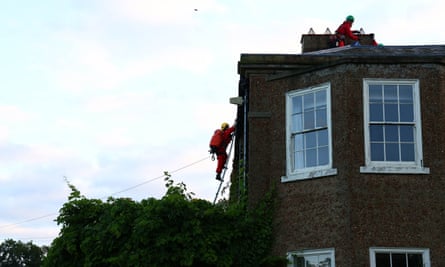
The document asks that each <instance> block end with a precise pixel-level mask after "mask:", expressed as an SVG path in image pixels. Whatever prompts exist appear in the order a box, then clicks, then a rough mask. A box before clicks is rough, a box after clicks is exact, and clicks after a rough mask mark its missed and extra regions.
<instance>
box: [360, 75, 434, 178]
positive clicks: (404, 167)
mask: <svg viewBox="0 0 445 267" xmlns="http://www.w3.org/2000/svg"><path fill="white" fill-rule="evenodd" d="M370 83H372V84H382V85H384V84H389V83H392V84H398V85H400V84H406V85H412V86H413V90H414V92H413V93H414V103H413V104H414V107H413V109H414V125H415V129H416V133H415V137H414V138H415V161H414V162H394V161H388V162H385V161H371V148H370V140H369V139H370V137H369V104H368V103H369V93H368V92H369V89H368V88H369V84H370ZM421 118H422V116H421V108H420V88H419V80H414V79H363V129H364V131H363V132H364V142H365V143H364V147H365V166H362V167H360V172H361V173H400V174H411V173H412V174H429V173H430V170H429V168H424V167H423V151H422V120H421Z"/></svg>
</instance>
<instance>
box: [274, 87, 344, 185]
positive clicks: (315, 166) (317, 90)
mask: <svg viewBox="0 0 445 267" xmlns="http://www.w3.org/2000/svg"><path fill="white" fill-rule="evenodd" d="M330 102H331V101H330V85H329V84H324V85H321V86H318V87H313V88H307V89H302V90H296V91H292V92H289V93H288V94H287V98H286V121H287V123H286V124H287V131H286V132H287V133H286V134H287V176H286V177H283V178H282V181H283V182H287V181H292V180H296V179H304V178H312V177H319V176H326V175H333V174H336V170H333V169H332V151H331V150H332V146H331V103H330Z"/></svg>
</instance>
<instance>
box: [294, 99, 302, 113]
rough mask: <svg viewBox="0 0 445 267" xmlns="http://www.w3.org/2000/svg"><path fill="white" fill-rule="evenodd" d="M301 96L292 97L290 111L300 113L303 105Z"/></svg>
mask: <svg viewBox="0 0 445 267" xmlns="http://www.w3.org/2000/svg"><path fill="white" fill-rule="evenodd" d="M302 101H303V98H302V97H301V96H295V97H293V98H292V113H294V114H295V113H301V112H302V106H303V102H302Z"/></svg>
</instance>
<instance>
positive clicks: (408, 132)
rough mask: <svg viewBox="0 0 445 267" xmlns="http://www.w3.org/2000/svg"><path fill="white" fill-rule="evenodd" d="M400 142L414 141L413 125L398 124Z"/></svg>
mask: <svg viewBox="0 0 445 267" xmlns="http://www.w3.org/2000/svg"><path fill="white" fill-rule="evenodd" d="M400 142H414V126H411V125H401V126H400Z"/></svg>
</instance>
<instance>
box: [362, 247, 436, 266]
mask: <svg viewBox="0 0 445 267" xmlns="http://www.w3.org/2000/svg"><path fill="white" fill-rule="evenodd" d="M369 255H370V260H371V267H430V255H429V250H428V249H412V248H370V249H369Z"/></svg>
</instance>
